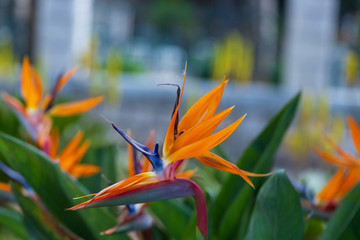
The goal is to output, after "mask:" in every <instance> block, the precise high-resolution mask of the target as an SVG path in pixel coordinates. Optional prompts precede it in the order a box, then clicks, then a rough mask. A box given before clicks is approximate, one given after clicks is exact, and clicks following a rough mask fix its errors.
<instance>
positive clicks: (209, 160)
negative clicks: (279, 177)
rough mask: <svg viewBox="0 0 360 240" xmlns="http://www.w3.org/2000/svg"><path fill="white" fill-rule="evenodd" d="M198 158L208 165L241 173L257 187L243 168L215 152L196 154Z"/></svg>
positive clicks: (251, 184) (241, 175) (225, 170)
mask: <svg viewBox="0 0 360 240" xmlns="http://www.w3.org/2000/svg"><path fill="white" fill-rule="evenodd" d="M196 159H197V160H198V161H199V162H201V163H202V164H204V165H206V166H208V167H212V168H216V169H219V170H220V171H224V172H228V173H232V174H236V175H239V176H240V177H242V178H243V179H244V180H245V181H246V182H247V183H248V184H249V185H250V186H251V187H253V188H255V187H254V184H253V183H252V182H251V180H250V179H249V178H248V176H247V174H245V172H244V171H243V170H241V169H239V168H238V167H237V166H236V165H235V164H233V163H231V162H228V161H226V160H225V159H223V158H221V157H220V156H218V155H216V154H214V153H211V152H206V153H203V154H201V155H199V156H196ZM246 173H247V172H246Z"/></svg>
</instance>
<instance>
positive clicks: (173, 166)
mask: <svg viewBox="0 0 360 240" xmlns="http://www.w3.org/2000/svg"><path fill="white" fill-rule="evenodd" d="M185 77H186V67H185V74H184V79H183V85H182V90H181V92H180V89H178V97H177V101H176V103H175V107H174V111H173V114H172V117H171V121H170V124H169V126H168V129H167V133H166V136H165V140H164V145H163V149H162V153H163V154H162V157H160V153H159V144H158V143H156V144H155V145H154V150H153V151H151V150H150V149H149V148H148V147H147V146H145V145H142V144H140V143H138V142H136V141H135V140H133V139H132V138H130V137H129V136H128V135H126V134H125V133H124V132H123V131H122V130H120V129H119V128H118V127H116V126H115V124H114V123H112V122H110V124H111V125H112V127H113V128H114V129H115V130H116V131H117V132H118V133H119V134H120V135H121V136H122V137H123V138H124V139H125V140H126V141H127V142H128V143H129V144H130V145H131V146H132V147H133V148H134V149H135V150H136V151H139V152H141V153H142V154H143V155H145V157H146V158H147V159H148V160H149V161H150V163H151V166H152V168H153V171H151V172H143V173H139V174H136V175H134V176H131V177H129V178H128V179H126V180H123V181H121V182H118V183H116V184H114V185H111V186H109V187H107V188H105V189H103V190H101V191H100V192H99V193H96V194H92V195H94V197H93V198H92V199H90V200H88V201H86V202H83V203H81V204H79V205H76V206H74V207H72V208H70V209H69V210H78V209H84V208H92V207H104V206H114V205H128V204H135V203H148V202H154V201H160V200H166V199H172V198H182V197H187V196H192V197H193V198H194V199H195V203H196V210H197V226H198V228H199V230H200V232H201V234H202V235H203V236H204V237H205V238H206V237H207V211H206V201H205V197H204V193H203V192H202V190H201V188H200V187H199V186H198V185H197V184H196V183H195V182H193V181H191V180H189V179H188V178H184V177H181V176H176V173H177V171H178V169H179V167H180V166H181V165H182V164H183V162H184V160H185V159H190V158H195V159H197V160H198V161H199V162H201V163H202V164H204V165H206V166H209V167H213V168H216V169H219V170H221V171H225V172H229V173H232V174H237V175H239V176H241V177H242V178H243V179H244V180H245V181H246V182H247V183H248V184H249V185H251V186H252V187H254V185H253V184H252V182H251V180H250V179H249V176H250V177H260V176H268V175H269V174H255V173H250V172H247V171H244V170H241V169H239V168H238V167H237V166H236V165H234V164H232V163H230V162H228V161H226V160H225V159H223V158H221V157H220V156H218V155H216V154H214V153H212V152H210V150H211V149H212V148H214V147H216V146H217V145H219V144H220V143H221V142H223V141H224V140H225V139H226V138H228V137H229V136H230V135H231V134H232V133H233V132H234V131H235V130H236V128H237V127H238V126H239V125H240V123H241V122H242V120H243V119H244V117H245V115H244V116H242V117H240V118H239V119H238V120H236V121H235V122H234V123H232V124H230V125H229V126H227V127H226V128H224V129H222V130H220V131H218V132H216V133H213V132H214V131H215V129H216V128H217V127H218V125H219V124H220V123H221V122H222V121H223V120H224V119H225V118H226V117H227V116H228V115H229V114H230V113H231V111H232V109H233V107H230V108H228V109H226V110H224V111H222V112H220V113H217V114H215V111H216V109H217V107H218V105H219V103H220V100H221V98H222V95H223V91H224V88H225V86H226V84H227V83H228V81H225V79H224V80H223V81H222V83H221V84H220V85H219V86H217V87H216V88H214V89H213V90H212V91H210V92H208V93H207V94H206V95H204V96H203V97H201V98H200V99H199V100H198V101H197V102H196V103H195V104H194V105H193V106H192V107H191V108H190V109H189V110H188V111H187V113H186V114H185V115H184V117H183V118H182V119H181V121H179V115H178V112H179V106H180V103H181V100H182V96H183V90H184V86H185Z"/></svg>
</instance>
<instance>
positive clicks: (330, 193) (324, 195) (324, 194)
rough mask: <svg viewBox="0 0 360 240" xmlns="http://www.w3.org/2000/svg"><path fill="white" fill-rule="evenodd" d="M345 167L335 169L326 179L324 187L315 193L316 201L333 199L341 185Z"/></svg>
mask: <svg viewBox="0 0 360 240" xmlns="http://www.w3.org/2000/svg"><path fill="white" fill-rule="evenodd" d="M344 174H345V169H344V168H341V169H339V170H337V172H336V173H335V174H334V176H333V177H332V178H331V179H330V180H329V181H328V183H327V184H326V185H325V187H324V188H323V189H322V190H321V191H320V192H319V193H318V194H317V195H316V197H315V198H316V201H318V202H320V203H321V202H324V201H332V200H334V199H335V195H336V194H337V193H338V191H339V190H340V187H341V185H342V184H343V182H344V180H345V179H344Z"/></svg>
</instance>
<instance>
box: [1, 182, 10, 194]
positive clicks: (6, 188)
mask: <svg viewBox="0 0 360 240" xmlns="http://www.w3.org/2000/svg"><path fill="white" fill-rule="evenodd" d="M0 191H1V192H7V193H11V186H10V185H9V184H7V183H3V182H0Z"/></svg>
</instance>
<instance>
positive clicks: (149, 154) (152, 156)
mask: <svg viewBox="0 0 360 240" xmlns="http://www.w3.org/2000/svg"><path fill="white" fill-rule="evenodd" d="M110 124H111V125H112V127H113V128H114V129H115V130H116V131H117V132H118V133H119V134H120V135H121V136H122V137H123V138H124V139H125V141H127V142H128V143H129V144H130V145H131V146H132V147H133V148H134V149H135V150H137V151H139V152H141V153H142V154H144V155H145V157H146V158H147V159H148V160H149V161H150V163H151V165H152V167H153V168H154V170H155V172H156V173H160V172H162V170H163V161H162V159H161V158H160V156H159V153H158V149H159V144H158V143H156V144H155V148H154V152H153V151H151V150H150V149H149V148H148V147H147V146H145V145H142V144H141V143H138V142H136V141H135V140H134V139H132V138H131V137H129V136H128V135H126V133H125V132H123V131H122V130H120V129H119V128H118V127H116V126H115V124H114V123H112V122H110Z"/></svg>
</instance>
